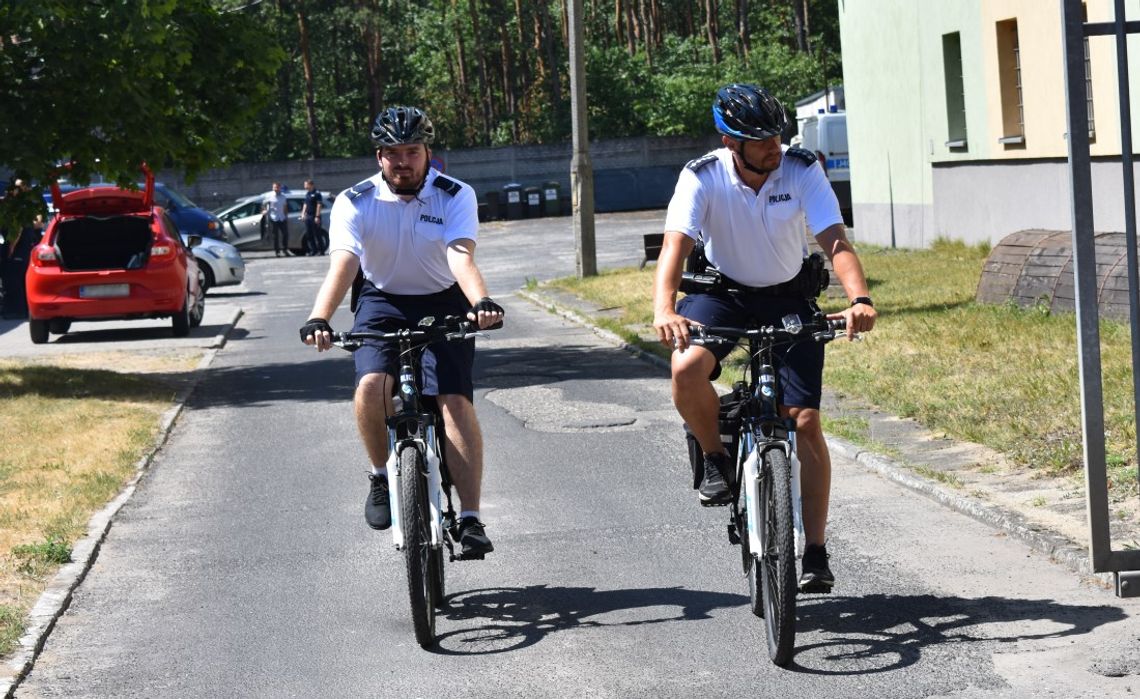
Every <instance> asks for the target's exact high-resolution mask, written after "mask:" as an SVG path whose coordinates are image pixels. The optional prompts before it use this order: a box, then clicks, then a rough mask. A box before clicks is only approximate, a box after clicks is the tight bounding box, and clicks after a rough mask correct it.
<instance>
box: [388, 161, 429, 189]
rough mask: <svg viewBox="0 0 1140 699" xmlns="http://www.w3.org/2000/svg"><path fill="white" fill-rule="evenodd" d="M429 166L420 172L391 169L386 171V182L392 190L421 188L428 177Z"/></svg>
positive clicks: (425, 165) (399, 168)
mask: <svg viewBox="0 0 1140 699" xmlns="http://www.w3.org/2000/svg"><path fill="white" fill-rule="evenodd" d="M427 169H428V164H427V163H425V164H424V166H423V167H422V168H419V169H418V170H417V169H415V168H410V167H389V168H386V169H385V170H384V181H385V182H387V183H388V185H389V186H390V187H391V188H392V189H396V190H412V189H416V188H417V187H419V186H420V184H421V183H422V182H423V181H424V178H425V177H427Z"/></svg>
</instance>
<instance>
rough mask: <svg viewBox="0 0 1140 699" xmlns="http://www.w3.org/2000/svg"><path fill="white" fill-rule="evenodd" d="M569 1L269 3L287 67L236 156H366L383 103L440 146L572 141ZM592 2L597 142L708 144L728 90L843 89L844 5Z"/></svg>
mask: <svg viewBox="0 0 1140 699" xmlns="http://www.w3.org/2000/svg"><path fill="white" fill-rule="evenodd" d="M568 2H569V0H546V1H543V2H527V1H525V0H506V1H501V0H433V1H432V2H417V3H408V2H394V1H391V0H357V1H356V2H353V3H352V4H351V5H346V4H341V3H330V2H318V1H310V2H302V1H299V0H294V1H292V2H285V1H283V0H278V2H274V3H269V2H263V3H261V4H260V6H259V7H257V8H256V9H254V10H252V11H254V12H255V13H256V14H258V15H259V16H261V17H262V18H263V19H264V20H265V26H266V29H267V30H269V31H271V32H272V33H273V35H274V36H275V37H276V39H277V42H276V43H277V44H278V45H279V46H281V47H282V48H284V49H285V50H286V52H287V54H288V57H287V59H286V61H285V62H284V63H283V65H282V67H281V69H280V70H279V71H278V73H277V75H276V78H275V79H276V82H275V85H274V95H273V98H272V99H271V100H270V102H269V103H268V104H267V105H266V107H265V108H264V109H263V110H262V111H261V113H260V114H259V115H258V116H257V119H256V120H255V124H254V128H252V129H251V131H250V133H249V134H248V138H247V140H246V141H245V143H244V145H243V146H242V147H241V149H240V151H239V153H237V154H236V157H237V158H238V159H240V160H245V161H256V160H288V159H295V158H317V157H346V156H358V155H366V154H368V153H369V152H370V146H369V144H368V143H367V141H366V139H364V138H362V136H363V135H366V133H367V123H368V120H369V119H370V118H371V117H372V116H374V115H375V114H376V113H377V112H378V111H379V110H380V109H381V108H382V107H383V106H384V105H387V104H415V105H419V106H422V107H423V108H424V109H425V110H426V111H427V112H428V114H429V115H431V117H432V121H433V122H434V124H435V125H436V129H437V132H438V134H439V140H440V142H441V144H442V145H443V146H444V147H449V148H462V147H474V146H497V145H505V144H512V143H557V142H563V141H567V140H569V138H570V134H571V124H570V93H569V90H570V81H569V72H568V71H569V68H568V58H569V43H568V7H567V4H568ZM582 3H583V8H582V19H583V21H584V33H585V37H586V41H585V50H584V52H585V57H586V72H587V79H586V84H587V104H588V107H589V112H588V118H589V130H590V136H591V138H594V139H600V138H618V137H624V136H641V135H656V136H667V135H704V134H707V133H709V130H710V128H711V118H710V115H709V106H710V104H711V101H712V96H713V95H714V94H715V92H716V89H717V87H719V86H720V85H721V84H724V83H726V82H732V81H741V82H755V83H759V84H762V85H765V86H767V87H768V88H769V89H771V90H772V91H773V92H774V93H775V94H776V95H777V96H778V97H779V98H780V99H781V100H782V101H783V102H784V104H785V106H787V107H789V108H790V107H792V105H793V104H794V102H795V100H797V99H800V98H801V97H804V96H806V95H808V94H810V93H812V92H815V91H817V90H820V89H823V88H824V87H825V86H827V85H828V84H838V83H840V82H842V78H841V65H840V51H839V22H838V6H837V5H838V3H837V0H751V1H749V0H582Z"/></svg>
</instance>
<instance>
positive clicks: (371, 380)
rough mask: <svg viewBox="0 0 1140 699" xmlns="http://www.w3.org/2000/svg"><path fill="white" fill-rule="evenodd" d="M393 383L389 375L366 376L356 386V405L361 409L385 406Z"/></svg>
mask: <svg viewBox="0 0 1140 699" xmlns="http://www.w3.org/2000/svg"><path fill="white" fill-rule="evenodd" d="M392 381H393V379H392V377H391V376H389V375H388V374H365V375H364V376H362V377H361V378H360V382H359V383H357V384H356V397H355V398H356V404H357V405H358V406H360V407H366V406H367V407H375V406H383V405H384V404H385V401H386V399H387V395H386V394H387V393H390V392H391V390H392V388H391V387H392Z"/></svg>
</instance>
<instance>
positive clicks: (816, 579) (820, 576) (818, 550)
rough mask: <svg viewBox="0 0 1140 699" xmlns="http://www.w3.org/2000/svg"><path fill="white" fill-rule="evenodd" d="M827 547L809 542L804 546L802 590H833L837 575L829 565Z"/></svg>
mask: <svg viewBox="0 0 1140 699" xmlns="http://www.w3.org/2000/svg"><path fill="white" fill-rule="evenodd" d="M827 559H828V555H827V547H826V546H823V545H819V546H816V545H815V544H808V545H807V546H805V547H804V559H803V571H804V572H803V575H801V576H800V592H816V593H820V592H823V593H826V592H831V588H832V586H833V585H835V576H834V575H832V574H831V568H829V567H828V565H827Z"/></svg>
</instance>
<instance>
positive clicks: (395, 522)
mask: <svg viewBox="0 0 1140 699" xmlns="http://www.w3.org/2000/svg"><path fill="white" fill-rule="evenodd" d="M425 320H429V319H426V318H425ZM430 322H434V319H430V320H429V323H428V324H427V325H426V326H424V327H425V328H430V327H432V326H431V325H430ZM433 329H435V330H437V331H438V326H436V328H433ZM457 332H459V333H460V335H459V337H463V336H464V335H467V334H468V332H467V330H466V329H464V330H459V331H457ZM429 337H430V335H429V332H428V330H427V329H424V328H417V329H403V330H397V331H395V332H392V333H341V334H340V338H341V344H342V346H344V347H345V348H346V349H348V348H351V347H353V346H357V347H358V346H360V344H361V342H362V340H363V339H365V338H373V339H395V340H396V342H397V345H398V347H399V356H400V375H399V377H398V388H397V393H396V397H395V398H394V399H393V407H395V408H396V409H395V410H394V411H393V413H392V414H391V415H389V416H388V417H387V419H386V420H385V424H386V425H387V427H388V459H387V461H386V462H385V466H386V468H387V471H388V504H389V507H390V508H391V512H392V528H391V530H392V543H393V545H394V546H395V547H396V550H397V551H403V550H404V549H405V548H406V537H405V532H404V530H403V525H402V521H403V520H402V517H401V515H402V512H401V510H402V508H403V507H404V506H405V503H403V502H401V501H400V495H399V493H400V492H401V491H400V478H401V477H403V476H404V475H405V474H403V473H401V472H400V460H399V454H400V451H401V450H402V449H404V448H405V447H407V446H409V445H410V446H412V447H413V448H415V449H416V450H417V451H419V452H420V454H421V455H422V456H423V463H424V465H425V468H426V469H427V472H426V473H425V474H424V475H425V476H426V477H427V482H428V493H429V498H428V505H429V508H430V510H431V548H432V549H433V550H439V549H440V548H442V547H443V546H444V545H446V546H447V547H448V552H449V554H450V555H449V557H450V558H452V559H453V560H454V558H455V554H454V549H453V548H452V542H451V540H450V539H449V538H447V536H446V535H445V528H446V526H447V523H448V522H454V521H455V508H454V506H453V505H452V502H451V479H450V477H449V476H448V472H447V463H446V460H445V458H444V454H443V451H442V449H441V448H440V440H439V435H438V428H439V419H440V414H439V411H438V408H436V407H434V406H428V405H425V401H424V400H423V396H422V395H421V393H420V387H419V381H418V377H419V373H420V367H419V364H420V362H419V360H420V356H421V355H422V353H423V350H424V349H425V348H426V347H427V345H428V344H430V339H429ZM397 405H398V407H396V406H397ZM445 502H446V508H445Z"/></svg>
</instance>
